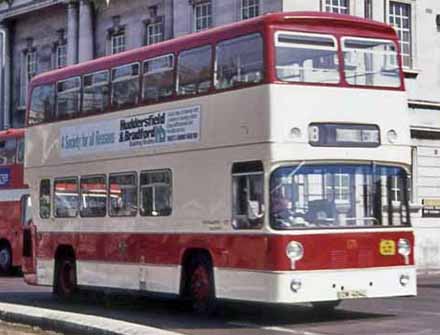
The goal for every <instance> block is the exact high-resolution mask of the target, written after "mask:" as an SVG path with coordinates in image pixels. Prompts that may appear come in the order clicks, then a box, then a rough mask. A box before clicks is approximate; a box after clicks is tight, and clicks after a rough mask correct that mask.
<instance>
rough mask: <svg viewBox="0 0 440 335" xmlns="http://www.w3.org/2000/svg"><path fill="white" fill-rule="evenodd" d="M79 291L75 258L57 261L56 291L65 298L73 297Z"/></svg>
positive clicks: (57, 294)
mask: <svg viewBox="0 0 440 335" xmlns="http://www.w3.org/2000/svg"><path fill="white" fill-rule="evenodd" d="M76 291H77V281H76V263H75V260H74V259H73V258H63V259H61V260H59V261H57V266H56V269H55V286H54V293H55V295H56V296H58V297H59V298H61V299H63V300H69V299H72V297H73V296H74V294H75V293H76Z"/></svg>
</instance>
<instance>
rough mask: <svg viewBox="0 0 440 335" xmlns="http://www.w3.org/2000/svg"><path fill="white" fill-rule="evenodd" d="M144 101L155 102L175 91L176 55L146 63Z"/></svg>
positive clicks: (157, 58) (149, 60) (161, 57)
mask: <svg viewBox="0 0 440 335" xmlns="http://www.w3.org/2000/svg"><path fill="white" fill-rule="evenodd" d="M143 80H144V82H143V84H144V86H143V90H144V92H143V100H144V101H145V102H155V101H158V100H160V99H163V98H166V97H169V96H171V95H172V94H173V91H174V55H173V54H170V55H165V56H160V57H156V58H152V59H148V60H146V61H145V62H144V79H143Z"/></svg>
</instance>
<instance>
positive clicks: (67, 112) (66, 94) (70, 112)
mask: <svg viewBox="0 0 440 335" xmlns="http://www.w3.org/2000/svg"><path fill="white" fill-rule="evenodd" d="M80 98H81V79H80V77H74V78H70V79H66V80H63V81H59V82H58V83H57V112H56V113H57V118H59V119H63V118H70V117H73V116H76V115H78V113H79V106H80V100H81V99H80Z"/></svg>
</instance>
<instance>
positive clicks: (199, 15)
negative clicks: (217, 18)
mask: <svg viewBox="0 0 440 335" xmlns="http://www.w3.org/2000/svg"><path fill="white" fill-rule="evenodd" d="M211 26H212V4H211V2H210V1H207V2H202V3H196V4H195V5H194V31H201V30H204V29H208V28H210V27H211Z"/></svg>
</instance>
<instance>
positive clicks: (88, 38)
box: [78, 0, 95, 63]
mask: <svg viewBox="0 0 440 335" xmlns="http://www.w3.org/2000/svg"><path fill="white" fill-rule="evenodd" d="M92 20H93V18H92V7H91V4H90V1H89V0H81V2H80V5H79V42H78V60H79V62H80V63H81V62H84V61H87V60H91V59H93V58H94V56H95V53H94V45H95V43H94V36H95V35H94V33H93V22H92Z"/></svg>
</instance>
